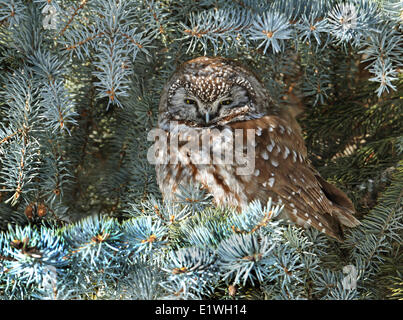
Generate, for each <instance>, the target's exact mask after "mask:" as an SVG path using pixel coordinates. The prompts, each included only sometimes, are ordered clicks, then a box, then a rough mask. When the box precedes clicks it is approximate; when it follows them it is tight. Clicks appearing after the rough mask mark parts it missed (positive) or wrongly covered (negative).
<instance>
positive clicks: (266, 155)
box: [157, 116, 359, 241]
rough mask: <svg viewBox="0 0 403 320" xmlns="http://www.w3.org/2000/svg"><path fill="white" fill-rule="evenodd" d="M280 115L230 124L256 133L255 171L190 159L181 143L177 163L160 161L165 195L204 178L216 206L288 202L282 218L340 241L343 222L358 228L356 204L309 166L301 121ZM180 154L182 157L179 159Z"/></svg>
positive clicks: (161, 181) (158, 169) (160, 172)
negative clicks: (237, 172) (355, 212)
mask: <svg viewBox="0 0 403 320" xmlns="http://www.w3.org/2000/svg"><path fill="white" fill-rule="evenodd" d="M290 123H292V122H290V121H286V120H284V119H283V118H281V117H280V116H264V117H262V118H259V119H254V120H248V121H240V122H235V123H231V124H229V127H230V128H231V129H232V130H233V131H235V129H238V130H239V129H242V130H243V131H244V134H243V138H244V145H246V143H247V141H246V139H247V134H246V132H247V130H248V129H253V130H254V132H255V135H254V136H255V142H254V146H255V150H254V151H255V157H254V170H252V172H251V173H250V174H247V175H237V174H236V169H237V166H238V165H237V164H236V163H233V164H231V165H228V164H214V163H213V164H210V165H206V164H203V165H200V164H198V163H192V161H189V158H187V155H186V152H187V150H181V148H179V154H182V156H180V157H179V158H180V159H179V162H178V164H167V165H159V166H157V178H158V183H159V185H160V189H161V190H162V193H163V195H164V197H166V198H172V197H173V194H174V192H175V191H177V186H178V185H179V184H181V183H183V184H190V183H200V184H201V185H203V186H204V187H205V188H206V189H207V190H208V192H209V193H211V194H212V195H213V197H214V200H215V202H216V204H217V205H222V206H233V207H237V208H238V209H240V210H241V209H243V208H245V207H246V206H247V204H248V203H249V202H250V201H252V200H260V201H261V202H262V203H266V202H267V201H268V199H269V197H271V198H272V199H273V201H274V203H278V204H282V205H284V210H283V211H282V216H281V217H283V218H286V219H290V220H292V221H293V222H295V223H296V224H298V225H301V226H304V227H308V226H312V227H314V228H316V229H318V230H320V231H321V232H324V233H326V234H327V235H329V236H331V237H334V238H336V239H338V240H340V241H342V240H343V230H342V226H347V227H354V226H356V225H358V224H359V221H358V220H357V219H356V218H355V217H354V216H353V214H354V211H355V210H354V206H353V204H352V202H351V201H350V199H349V198H348V197H347V196H346V195H345V194H344V192H342V191H341V190H339V189H338V188H336V187H335V186H333V185H332V184H330V183H328V182H326V181H325V180H324V179H323V178H322V177H321V176H320V175H319V173H318V172H317V171H316V170H315V169H314V168H313V167H312V166H311V164H310V162H309V161H308V159H307V151H306V147H305V144H304V140H303V138H302V136H301V133H300V128H299V126H298V125H297V124H296V125H291V126H290ZM181 159H182V160H181Z"/></svg>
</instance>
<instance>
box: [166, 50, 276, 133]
mask: <svg viewBox="0 0 403 320" xmlns="http://www.w3.org/2000/svg"><path fill="white" fill-rule="evenodd" d="M268 103H269V101H268V95H267V93H266V90H265V89H264V87H263V85H262V84H261V82H260V81H259V80H258V79H257V77H256V76H255V75H254V74H253V73H252V72H250V71H249V70H247V69H246V68H245V67H243V66H241V65H239V64H238V63H236V62H235V61H233V60H229V59H224V58H220V57H217V58H209V57H199V58H196V59H193V60H190V61H188V62H185V63H184V64H183V65H182V66H181V67H179V68H178V70H176V71H175V73H174V74H173V75H172V77H171V78H170V80H169V81H168V82H167V84H166V85H165V87H164V89H163V92H162V95H161V100H160V104H159V125H160V127H165V126H167V125H168V123H169V121H178V122H180V123H185V124H187V125H190V126H195V127H211V126H217V125H225V124H227V123H231V122H236V121H242V120H249V119H255V118H259V117H261V116H262V115H263V114H264V110H267V107H268Z"/></svg>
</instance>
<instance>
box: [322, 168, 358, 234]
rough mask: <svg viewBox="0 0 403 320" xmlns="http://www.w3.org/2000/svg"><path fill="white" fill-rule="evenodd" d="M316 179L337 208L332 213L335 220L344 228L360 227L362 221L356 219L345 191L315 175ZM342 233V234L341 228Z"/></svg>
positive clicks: (352, 206)
mask: <svg viewBox="0 0 403 320" xmlns="http://www.w3.org/2000/svg"><path fill="white" fill-rule="evenodd" d="M315 177H316V179H317V181H318V182H319V184H320V186H321V189H322V191H323V193H324V194H325V195H326V197H327V198H328V199H329V200H330V201H332V203H333V204H334V206H335V210H333V212H332V214H334V218H335V220H337V221H338V222H339V223H340V224H341V225H342V226H346V227H355V226H358V225H359V224H360V221H358V220H357V219H356V218H355V217H354V213H355V209H354V205H353V203H352V202H351V200H350V199H349V198H348V197H347V195H346V194H345V193H344V192H343V191H341V190H339V189H338V188H336V187H335V186H334V185H332V184H330V183H329V182H327V181H326V180H324V179H323V178H322V177H321V176H319V175H315ZM340 232H341V233H342V229H341V228H340ZM341 237H342V235H341Z"/></svg>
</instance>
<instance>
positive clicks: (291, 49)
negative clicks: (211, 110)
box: [0, 0, 403, 299]
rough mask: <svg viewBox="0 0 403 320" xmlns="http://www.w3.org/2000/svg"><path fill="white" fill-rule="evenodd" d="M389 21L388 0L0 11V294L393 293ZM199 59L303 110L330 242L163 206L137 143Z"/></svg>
mask: <svg viewBox="0 0 403 320" xmlns="http://www.w3.org/2000/svg"><path fill="white" fill-rule="evenodd" d="M402 23H403V4H402V2H401V1H397V0H378V1H376V0H337V1H331V0H316V1H314V0H282V1H280V0H270V1H260V0H236V1H222V0H199V1H187V0H181V1H173V0H155V1H153V0H135V1H128V0H81V1H73V0H0V68H1V73H0V299H162V298H171V299H399V298H400V299H402V298H403V287H402V269H401V267H402V265H403V261H402V250H401V243H402V216H403V210H402V202H403V199H402V195H403V193H402V190H403V162H402V154H403V136H402V127H403V121H402V114H403V100H402V96H403V76H402V72H401V70H402V67H403V26H402ZM200 55H210V56H212V55H220V56H225V57H230V58H233V59H236V60H238V61H240V62H241V63H243V64H245V65H248V66H249V67H250V68H251V69H252V70H253V71H255V72H256V73H257V74H258V75H259V76H260V77H261V79H262V81H263V82H264V84H265V86H266V87H267V89H268V90H269V92H270V94H271V96H272V99H273V101H274V102H275V103H277V104H279V105H284V107H286V106H287V105H289V104H292V105H295V106H297V107H299V108H301V109H303V110H304V111H303V112H302V113H301V114H300V116H299V122H300V123H301V125H302V128H303V133H304V139H305V141H306V144H307V147H308V150H309V158H310V160H311V161H312V162H313V164H314V166H315V167H316V168H317V169H318V170H319V171H320V173H321V174H322V176H323V177H325V178H326V179H327V180H328V181H330V182H332V183H335V184H336V185H337V186H338V187H340V188H341V189H343V190H344V191H345V192H346V193H347V194H348V195H349V197H350V198H351V199H352V200H353V202H354V204H355V207H356V209H357V216H358V218H359V219H360V221H361V225H360V226H359V227H357V228H354V229H352V230H350V231H349V232H348V233H347V234H346V240H345V242H344V243H338V242H335V241H334V240H332V239H329V238H327V237H326V236H324V235H323V234H320V233H318V232H317V231H315V230H311V229H308V230H302V229H300V228H297V227H295V226H292V225H288V224H287V223H285V222H284V221H279V220H275V219H273V218H274V217H276V216H277V215H278V214H279V213H280V211H281V210H282V208H281V207H279V206H276V205H274V204H273V203H271V201H269V202H268V203H258V202H253V203H251V204H250V206H249V208H248V209H247V210H245V211H244V212H242V213H235V212H232V211H231V210H230V209H218V208H215V207H214V206H213V205H212V203H211V197H210V196H209V195H208V194H205V193H204V192H203V191H202V190H199V189H198V188H197V186H194V188H191V189H189V190H184V192H183V193H182V197H181V199H180V201H179V202H175V203H167V202H163V201H162V199H161V196H160V193H159V191H158V187H157V185H156V181H155V173H154V167H153V165H151V164H150V163H149V162H148V161H147V151H148V149H149V147H150V145H151V143H152V141H148V140H147V133H148V132H149V131H150V130H151V129H152V128H155V127H156V124H157V122H156V121H157V112H158V100H159V95H160V92H161V89H162V86H163V85H164V83H165V82H166V81H167V79H168V77H169V75H170V74H171V73H172V71H173V70H174V69H175V68H176V67H177V66H178V65H180V64H181V63H183V62H184V61H186V60H188V59H191V58H194V57H197V56H200Z"/></svg>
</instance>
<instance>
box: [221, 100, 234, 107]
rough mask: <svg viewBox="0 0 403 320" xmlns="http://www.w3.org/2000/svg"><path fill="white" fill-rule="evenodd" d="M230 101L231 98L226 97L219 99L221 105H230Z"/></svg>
mask: <svg viewBox="0 0 403 320" xmlns="http://www.w3.org/2000/svg"><path fill="white" fill-rule="evenodd" d="M231 103H232V100H231V99H227V100H224V101H221V105H223V106H228V105H230V104H231Z"/></svg>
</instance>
